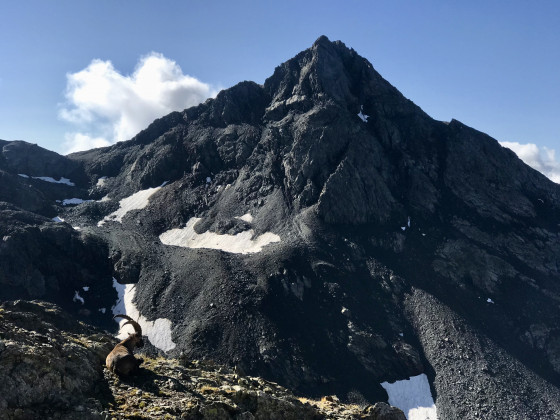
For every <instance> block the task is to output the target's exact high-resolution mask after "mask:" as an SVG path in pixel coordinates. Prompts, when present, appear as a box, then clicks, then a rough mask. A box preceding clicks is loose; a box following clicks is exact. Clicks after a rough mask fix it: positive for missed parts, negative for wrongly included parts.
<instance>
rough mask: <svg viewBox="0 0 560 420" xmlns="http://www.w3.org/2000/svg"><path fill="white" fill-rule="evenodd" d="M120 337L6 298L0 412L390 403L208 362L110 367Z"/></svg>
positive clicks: (237, 411)
mask: <svg viewBox="0 0 560 420" xmlns="http://www.w3.org/2000/svg"><path fill="white" fill-rule="evenodd" d="M115 343H116V340H115V339H114V338H113V337H112V336H110V335H108V334H107V333H105V332H103V331H101V330H99V329H96V328H94V327H91V326H89V325H87V324H84V323H82V322H79V321H76V320H75V319H74V318H72V317H71V316H70V315H68V314H66V313H65V312H64V311H62V310H61V309H60V308H59V307H57V306H56V305H54V304H51V303H46V302H41V301H21V300H20V301H15V302H4V303H2V304H0V419H2V420H3V419H10V420H11V419H37V418H49V419H80V420H89V419H175V418H181V419H245V420H247V419H294V420H301V419H380V420H381V419H383V420H404V419H405V416H404V414H403V412H402V411H401V410H399V409H397V408H395V407H391V406H389V405H387V404H385V403H377V404H375V405H367V404H359V403H358V404H342V403H340V402H339V400H338V398H337V397H336V396H327V397H323V398H322V399H321V400H311V399H307V398H302V397H297V396H295V395H293V393H292V392H290V391H289V390H287V389H286V388H283V387H281V386H279V385H278V384H276V383H273V382H269V381H265V380H263V379H261V378H258V377H251V376H245V375H244V374H243V372H241V371H239V370H238V369H230V368H228V367H225V366H220V365H218V364H215V363H213V362H211V361H196V360H188V359H185V358H184V359H165V358H162V357H158V358H151V357H148V356H146V355H140V357H143V358H144V363H143V365H142V368H141V370H140V372H139V373H138V374H137V375H136V376H134V377H131V378H128V379H123V378H119V377H117V376H115V375H113V374H112V373H110V372H109V371H108V370H107V369H105V368H104V360H105V356H106V355H107V354H108V353H109V351H110V350H111V348H112V347H113V346H114V344H115Z"/></svg>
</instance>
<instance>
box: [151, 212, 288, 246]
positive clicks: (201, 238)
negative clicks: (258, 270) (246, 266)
mask: <svg viewBox="0 0 560 420" xmlns="http://www.w3.org/2000/svg"><path fill="white" fill-rule="evenodd" d="M199 220H200V218H198V217H191V219H190V220H189V221H188V222H187V225H186V226H185V227H184V228H182V229H171V230H168V231H167V232H163V233H162V234H161V235H160V236H159V239H160V241H161V242H162V243H163V244H165V245H175V246H181V247H184V248H208V249H219V250H221V251H225V252H231V253H233V254H253V253H257V252H261V251H262V249H263V247H264V246H266V245H268V244H271V243H273V242H280V236H278V235H276V234H274V233H271V232H266V233H263V234H262V235H259V236H257V237H256V238H255V239H253V236H254V234H255V231H254V230H253V229H250V230H247V231H245V232H240V233H238V234H237V235H218V234H217V233H214V232H204V233H202V234H198V233H196V232H195V230H194V225H195V224H196V223H197V222H198V221H199Z"/></svg>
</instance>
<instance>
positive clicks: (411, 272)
mask: <svg viewBox="0 0 560 420" xmlns="http://www.w3.org/2000/svg"><path fill="white" fill-rule="evenodd" d="M0 146H1V147H2V153H1V155H0V177H1V178H2V179H1V183H0V200H3V202H2V203H0V212H1V217H0V237H2V242H1V243H0V260H1V265H0V284H1V287H0V299H4V300H7V299H30V298H33V299H43V300H48V301H50V302H54V303H56V304H57V305H60V306H61V307H62V308H63V309H64V310H66V311H68V312H70V313H71V314H73V315H74V316H75V317H77V318H78V319H79V320H81V321H82V322H85V323H88V324H93V325H95V326H98V327H101V328H105V329H108V330H111V331H113V332H116V330H117V328H118V326H117V324H116V323H114V322H113V321H112V320H111V317H112V313H111V308H113V307H115V309H114V310H115V311H117V312H118V311H120V313H123V312H122V311H125V312H126V313H128V314H129V315H130V316H132V317H133V318H134V319H139V322H140V324H141V325H142V328H143V331H144V333H145V334H146V340H145V341H146V342H147V343H148V345H147V348H148V350H147V351H148V352H149V353H150V354H151V355H152V356H154V357H155V356H165V357H175V358H186V359H188V360H195V359H197V360H198V359H200V360H203V359H206V360H214V361H215V362H217V363H219V364H221V365H225V366H230V367H232V368H233V367H235V368H236V369H238V370H239V371H243V372H245V374H246V375H253V376H260V377H262V378H264V380H267V381H273V382H275V383H278V384H280V385H282V386H285V387H289V388H291V389H292V390H293V391H294V392H296V393H298V394H299V395H302V396H305V397H308V398H319V397H321V396H324V395H336V396H337V398H338V399H340V400H341V401H345V402H352V400H360V401H366V402H368V403H375V402H378V401H385V402H387V401H389V402H390V403H392V404H393V405H399V404H400V405H401V408H402V409H403V410H404V411H405V414H407V415H409V418H412V417H413V416H416V417H414V418H418V417H417V416H419V415H421V414H418V413H420V412H424V411H422V410H428V411H426V412H428V413H431V414H425V415H424V417H421V418H428V417H429V416H432V417H430V418H432V419H433V415H434V414H433V413H435V411H436V410H437V416H438V418H439V419H440V420H441V419H445V420H447V419H498V418H508V419H543V418H549V419H559V418H560V414H558V413H560V329H559V328H560V327H559V325H560V323H559V320H560V307H559V302H560V272H559V270H560V186H559V185H558V184H555V183H553V182H552V181H550V180H549V179H547V178H546V177H545V176H543V175H542V174H540V173H539V172H537V171H535V170H533V169H531V168H530V167H528V166H527V165H526V164H524V163H523V162H522V161H521V160H519V159H518V158H517V156H516V155H515V154H514V153H513V152H512V151H510V150H508V149H505V148H503V147H502V146H500V145H499V143H498V142H497V141H496V140H494V139H492V138H491V137H489V136H487V135H486V134H484V133H481V132H479V131H477V130H475V129H473V128H470V127H468V126H466V125H465V124H462V123H461V122H459V121H456V120H452V121H450V122H441V121H436V120H434V119H432V118H431V117H430V116H428V115H427V114H426V113H424V112H423V111H422V110H421V109H420V108H419V107H418V106H416V105H415V104H414V103H412V102H411V101H410V100H408V99H406V98H405V97H404V96H403V95H402V94H401V93H400V92H399V91H398V90H397V89H396V88H395V87H393V86H392V85H391V84H390V83H389V82H387V81H386V80H384V79H383V78H382V77H381V76H380V75H379V73H377V72H376V71H375V69H374V68H373V66H372V65H371V63H370V62H368V61H367V60H366V59H364V58H362V57H360V56H359V55H358V54H357V53H356V52H355V51H354V50H352V49H349V48H347V47H346V46H345V45H344V44H343V43H342V42H339V41H337V42H331V41H330V40H328V39H327V38H326V37H320V38H319V39H318V40H317V41H316V42H315V43H314V44H313V46H312V47H311V48H309V49H307V50H305V51H303V52H301V53H299V54H298V55H297V56H295V57H294V58H292V59H290V60H288V61H286V62H285V63H283V64H281V65H280V66H279V67H277V68H276V69H275V70H274V73H273V74H272V76H271V77H270V78H268V79H267V80H266V81H265V83H264V84H263V85H259V84H256V83H253V82H242V83H240V84H238V85H236V86H233V87H232V88H230V89H227V90H224V91H222V92H220V93H219V94H218V95H217V96H216V97H215V98H213V99H209V100H207V101H206V102H205V103H203V104H201V105H199V106H196V107H193V108H189V109H186V110H184V111H182V112H174V113H171V114H169V115H167V116H165V117H163V118H160V119H158V120H156V121H154V122H153V123H152V124H151V125H150V126H149V127H147V128H146V129H145V130H143V131H142V132H140V133H138V134H137V135H136V136H135V137H134V138H132V139H131V140H129V141H126V142H121V143H118V144H116V145H114V146H111V147H107V148H102V149H94V150H90V151H86V152H80V153H75V154H72V155H68V156H58V155H56V154H53V153H52V152H49V151H46V150H43V149H40V148H38V147H37V146H34V145H30V144H28V143H24V142H9V141H2V142H0ZM414 381H423V382H422V383H425V384H426V386H425V388H427V390H426V392H424V394H423V395H422V398H419V397H418V395H415V394H414V393H415V392H416V391H407V392H400V394H403V393H404V394H405V398H404V399H401V400H398V404H397V403H396V402H394V401H396V400H395V399H396V398H398V397H396V395H397V394H399V392H397V391H395V389H396V388H395V387H397V388H398V387H404V386H405V384H407V383H417V382H414ZM418 383H420V382H418ZM413 388H414V389H416V388H418V389H419V386H416V387H413ZM399 389H401V390H402V389H403V388H399ZM426 394H427V395H426ZM407 395H408V397H409V398H408V400H407V397H406V396H407ZM416 397H418V398H416ZM429 410H432V411H429Z"/></svg>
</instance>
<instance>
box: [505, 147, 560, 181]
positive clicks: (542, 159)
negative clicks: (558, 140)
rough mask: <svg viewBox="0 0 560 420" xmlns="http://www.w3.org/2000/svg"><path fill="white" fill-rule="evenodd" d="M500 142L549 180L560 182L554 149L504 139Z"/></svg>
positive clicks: (559, 164) (559, 169)
mask: <svg viewBox="0 0 560 420" xmlns="http://www.w3.org/2000/svg"><path fill="white" fill-rule="evenodd" d="M500 144H501V145H502V146H504V147H507V148H508V149H511V150H513V151H514V152H515V154H516V155H517V156H518V157H519V159H521V160H522V161H523V162H525V163H526V164H527V165H529V166H530V167H531V168H533V169H536V170H537V171H539V172H540V173H542V174H543V175H545V176H546V177H548V178H549V179H550V180H552V181H554V182H556V183H557V184H560V162H558V161H557V160H556V151H555V150H554V149H549V148H548V147H542V148H539V147H538V146H537V145H536V144H533V143H527V144H521V143H517V142H509V141H504V142H500Z"/></svg>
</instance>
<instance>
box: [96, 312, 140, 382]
mask: <svg viewBox="0 0 560 420" xmlns="http://www.w3.org/2000/svg"><path fill="white" fill-rule="evenodd" d="M113 318H124V319H126V320H127V322H125V323H124V324H123V327H124V326H125V325H127V324H130V325H132V326H133V327H134V333H133V334H132V333H131V334H129V335H128V337H127V338H126V339H124V340H123V341H121V342H120V343H119V344H117V345H116V346H115V348H114V349H113V350H112V351H111V353H109V354H108V355H107V358H106V359H105V364H106V365H107V368H108V369H109V370H110V371H111V372H113V373H116V374H117V375H123V376H128V375H130V374H132V373H134V372H135V371H136V370H137V369H138V367H139V366H140V364H141V363H142V361H143V360H142V359H140V358H136V357H135V356H134V353H133V352H134V349H135V348H140V347H143V346H144V341H143V340H142V328H141V327H140V325H139V324H138V323H137V322H136V321H134V320H133V319H132V318H131V317H129V316H128V315H115V316H114V317H113Z"/></svg>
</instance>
